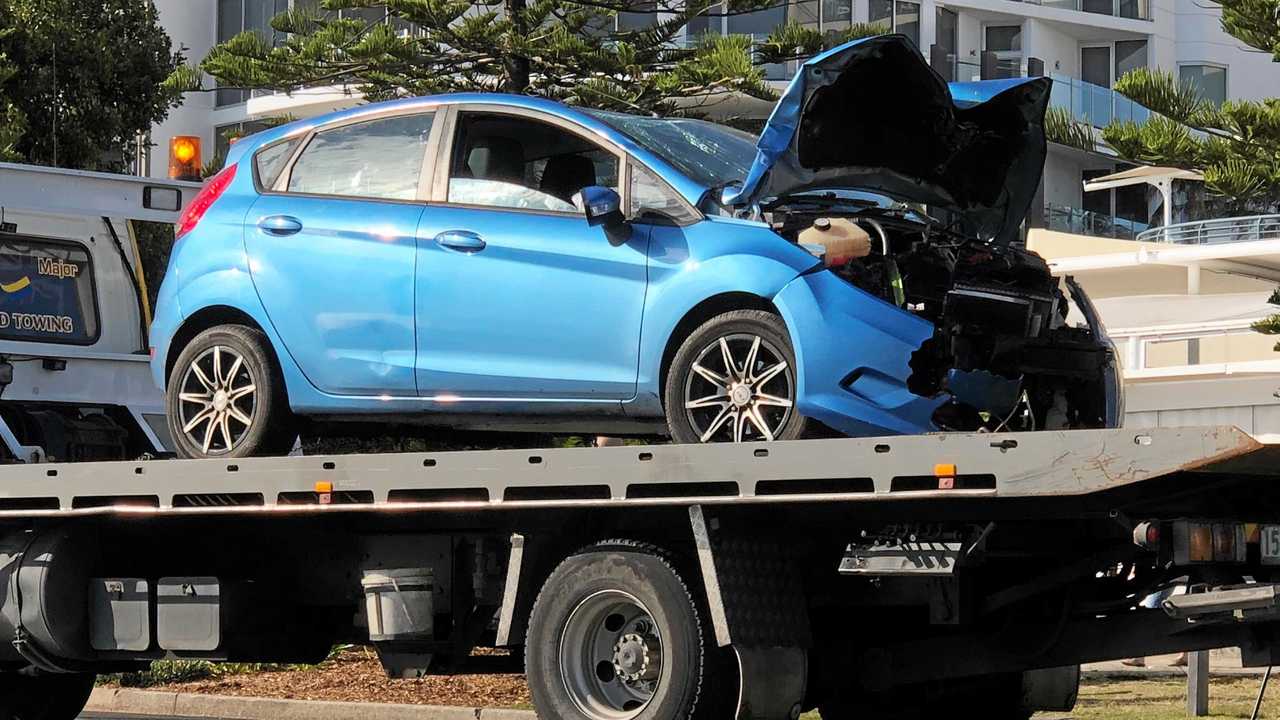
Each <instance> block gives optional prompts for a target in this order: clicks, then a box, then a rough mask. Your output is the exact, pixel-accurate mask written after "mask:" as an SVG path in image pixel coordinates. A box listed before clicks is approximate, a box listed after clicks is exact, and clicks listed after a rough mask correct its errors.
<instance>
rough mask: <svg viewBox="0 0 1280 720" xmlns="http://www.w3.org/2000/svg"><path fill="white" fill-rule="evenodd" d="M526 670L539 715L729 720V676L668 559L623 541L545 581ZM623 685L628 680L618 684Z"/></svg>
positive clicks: (576, 719)
mask: <svg viewBox="0 0 1280 720" xmlns="http://www.w3.org/2000/svg"><path fill="white" fill-rule="evenodd" d="M525 669H526V676H527V677H528V679H529V691H530V694H531V696H532V698H533V705H534V708H535V709H536V710H537V713H538V717H544V718H558V719H559V720H629V719H630V718H633V717H634V718H646V719H647V718H688V719H690V720H702V719H703V718H713V717H729V716H731V715H732V712H731V710H732V708H731V703H732V701H733V700H734V699H735V698H736V696H737V679H736V676H735V675H736V674H735V673H734V672H733V671H732V665H731V663H730V662H728V659H727V658H726V655H725V651H724V650H722V649H721V648H719V647H717V645H716V643H715V641H714V639H713V638H712V635H711V626H710V621H709V620H708V619H707V615H706V613H705V612H704V611H703V610H702V609H701V607H700V606H699V604H698V603H697V601H696V600H695V598H694V595H693V593H691V592H690V590H689V586H688V585H687V584H686V583H685V581H684V579H683V577H682V576H681V574H680V572H679V571H678V570H677V569H676V566H675V565H674V564H673V561H672V559H671V558H670V557H669V556H668V555H666V554H665V553H664V552H662V551H661V550H659V549H658V548H656V547H653V546H651V545H647V544H644V543H637V542H632V541H628V540H612V541H608V542H605V543H601V544H598V545H595V546H592V547H589V548H587V549H585V550H582V551H580V552H579V553H577V554H574V555H572V556H570V557H569V558H568V559H567V560H565V561H564V562H563V563H561V564H560V566H559V567H558V568H556V569H555V571H554V572H552V573H551V575H550V577H548V578H547V581H546V583H544V584H543V586H542V590H541V592H539V594H538V598H537V600H536V601H535V602H534V606H533V613H532V615H531V616H530V620H529V632H528V637H527V638H526V642H525ZM624 678H625V679H624Z"/></svg>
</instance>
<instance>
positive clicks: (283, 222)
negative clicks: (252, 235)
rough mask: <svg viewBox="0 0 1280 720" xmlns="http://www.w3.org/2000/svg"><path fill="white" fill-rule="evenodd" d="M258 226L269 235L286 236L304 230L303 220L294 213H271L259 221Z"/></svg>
mask: <svg viewBox="0 0 1280 720" xmlns="http://www.w3.org/2000/svg"><path fill="white" fill-rule="evenodd" d="M258 227H259V228H260V229H261V230H262V231H263V232H265V233H266V234H268V235H275V236H277V237H284V236H286V235H294V234H297V233H299V232H301V231H302V221H301V220H299V219H298V218H296V217H293V216H292V215H270V216H267V217H264V218H262V219H261V220H259V221H258Z"/></svg>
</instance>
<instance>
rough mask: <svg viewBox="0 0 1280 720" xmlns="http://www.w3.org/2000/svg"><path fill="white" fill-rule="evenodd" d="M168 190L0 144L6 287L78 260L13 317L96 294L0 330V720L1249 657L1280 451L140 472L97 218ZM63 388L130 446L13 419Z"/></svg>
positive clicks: (1138, 436) (1062, 436)
mask: <svg viewBox="0 0 1280 720" xmlns="http://www.w3.org/2000/svg"><path fill="white" fill-rule="evenodd" d="M95 183H101V185H95ZM94 187H98V188H100V192H99V191H94V192H90V191H89V190H90V189H91V188H94ZM192 187H193V186H188V185H185V184H180V183H171V182H167V181H150V180H137V179H121V178H110V177H96V176H93V175H76V174H65V171H57V170H49V169H34V168H26V167H22V166H3V165H0V198H3V201H2V202H0V204H3V205H4V206H5V216H4V218H3V220H2V222H3V223H4V228H5V230H4V233H3V234H0V255H3V253H4V252H10V250H6V249H5V248H15V247H16V248H18V249H19V250H21V249H22V248H40V247H44V245H41V243H46V244H57V242H58V241H61V242H62V243H63V245H59V246H58V247H59V252H60V253H61V254H53V255H51V256H50V258H48V259H49V260H57V261H58V262H59V263H63V264H62V265H57V267H52V266H51V267H46V268H45V270H46V271H48V272H50V273H54V275H52V276H46V277H54V278H56V279H57V283H55V282H54V281H53V280H36V281H34V282H41V283H44V284H46V285H53V286H55V287H57V286H58V283H62V282H64V281H66V280H69V279H72V278H71V276H72V275H75V276H76V277H83V275H82V272H83V268H85V267H88V266H92V268H93V270H94V273H93V277H94V278H95V280H94V282H93V283H89V284H88V285H87V287H88V288H89V291H91V293H90V294H89V295H87V296H86V295H79V296H77V297H79V298H80V300H81V301H82V302H80V303H79V304H78V305H74V304H72V305H68V304H66V303H69V302H70V301H69V300H68V299H67V298H69V297H70V296H64V295H58V294H57V293H54V294H53V295H52V297H53V298H54V300H58V299H59V298H61V299H62V301H64V304H63V305H56V303H55V304H50V305H48V306H47V307H44V308H43V309H40V308H37V309H36V310H33V311H32V312H31V313H29V314H45V315H54V316H56V317H66V318H68V319H69V320H70V322H71V329H72V332H71V333H63V334H67V335H75V334H76V333H77V332H82V333H83V331H82V330H81V328H83V323H84V321H85V320H86V319H87V315H86V314H85V312H84V309H85V308H87V307H89V305H87V304H85V302H84V300H85V299H86V298H89V299H92V298H96V302H97V307H98V308H99V312H98V313H97V317H98V318H99V319H100V322H101V325H102V328H101V332H100V333H99V335H98V337H99V340H98V342H102V338H107V337H115V335H114V333H117V332H119V337H120V339H119V340H118V341H113V342H118V343H119V344H117V345H112V346H111V347H112V348H113V349H112V351H111V352H110V353H104V354H106V355H110V357H106V358H97V357H96V356H94V355H91V354H88V352H89V351H88V350H85V353H86V354H84V355H78V354H76V353H77V352H79V351H80V350H81V349H84V348H95V347H96V346H94V345H91V344H90V345H84V346H72V345H69V344H66V343H62V344H54V343H32V342H30V341H27V342H25V343H24V342H23V340H22V339H16V340H14V339H5V340H3V341H2V342H3V343H4V344H0V353H2V354H4V355H5V356H6V357H7V362H8V363H9V364H10V365H11V366H12V367H13V368H14V370H13V373H14V378H13V380H12V381H11V382H10V383H9V386H8V389H7V391H6V395H5V397H4V399H3V403H4V407H5V409H6V412H4V413H0V418H3V420H4V421H5V424H4V425H3V426H2V428H0V437H3V440H4V441H5V446H6V447H7V448H8V450H9V453H10V455H11V457H9V460H10V462H9V463H8V464H5V465H3V466H0V638H3V640H4V642H3V643H2V644H0V717H10V718H20V719H21V720H70V718H74V717H75V716H76V715H77V714H78V713H79V712H80V710H81V709H82V708H83V706H84V704H85V701H86V699H87V698H88V695H89V693H90V691H91V689H92V687H93V683H94V679H95V677H96V676H97V675H98V674H101V673H111V672H120V671H129V670H137V669H142V668H145V667H146V666H147V664H148V663H150V662H151V661H154V660H159V659H168V658H199V659H206V660H212V661H228V662H291V663H308V662H317V661H320V660H322V659H324V658H325V657H326V655H327V654H328V652H329V651H330V649H331V648H332V647H333V646H334V645H335V644H339V643H363V644H369V645H372V646H373V647H374V648H375V649H376V650H377V653H378V655H379V657H380V659H381V661H382V663H383V665H384V667H385V669H386V671H387V673H388V674H389V675H391V676H393V677H418V676H421V675H423V674H426V673H452V672H461V671H466V672H489V671H503V672H509V671H513V670H514V671H517V672H518V671H521V670H523V671H524V672H525V674H526V677H527V679H528V682H529V686H530V690H531V694H532V697H533V702H534V705H535V708H536V709H537V711H538V712H539V714H540V716H541V717H545V718H557V719H566V720H567V719H574V720H584V719H585V720H630V719H631V718H642V719H643V720H650V719H652V720H668V719H670V720H675V719H676V718H686V717H692V718H730V717H733V718H739V719H742V720H747V719H760V720H784V719H787V720H794V719H795V718H797V717H798V716H799V714H800V713H802V712H804V711H807V710H809V709H813V708H817V709H820V710H821V712H822V715H823V717H824V718H825V720H843V719H845V718H854V717H877V718H887V717H913V716H919V714H927V713H930V712H934V713H937V712H940V711H945V712H946V713H948V715H955V716H960V717H963V716H965V714H964V713H966V712H969V713H972V714H974V715H975V716H981V717H988V718H1026V717H1029V716H1030V714H1031V713H1032V712H1034V711H1036V710H1041V709H1046V710H1069V709H1070V708H1071V707H1072V705H1073V704H1074V702H1075V696H1076V691H1077V687H1078V682H1079V665H1080V663H1084V662H1092V661H1099V660H1107V659H1114V658H1124V657H1133V656H1140V655H1150V654H1159V653H1166V652H1175V651H1181V650H1204V649H1210V648H1218V647H1228V646H1238V647H1240V648H1241V652H1242V657H1243V658H1244V660H1245V662H1246V663H1247V664H1251V665H1270V664H1273V663H1274V662H1275V661H1276V655H1277V652H1278V649H1280V571H1278V570H1277V568H1280V471H1278V470H1277V468H1278V467H1280V465H1278V462H1280V446H1270V445H1264V444H1261V443H1259V442H1258V441H1256V440H1255V439H1253V438H1251V437H1250V436H1249V435H1247V434H1245V433H1243V432H1241V431H1240V430H1237V429H1235V428H1230V427H1210V428H1151V429H1111V430H1070V431H1042V432H1031V433H974V434H936V435H921V436H904V437H886V438H857V439H823V440H798V441H790V442H779V443H747V444H740V445H704V446H693V445H655V446H616V447H599V448H560V449H535V450H478V451H465V452H440V453H362V454H351V455H335V456H317V457H302V456H298V457H276V458H245V459H236V460H229V461H228V460H217V459H208V460H175V459H165V458H164V456H163V455H162V454H161V453H162V448H163V445H164V443H163V438H162V437H160V435H159V433H158V432H156V430H155V428H156V427H162V426H163V423H160V424H159V425H157V424H156V423H155V422H154V421H151V420H150V419H149V417H148V416H149V414H151V413H152V412H153V411H154V412H158V408H159V403H158V394H157V395H147V394H146V393H144V392H141V391H138V392H137V393H136V394H131V393H132V392H133V391H132V390H130V388H135V386H134V384H133V381H132V380H129V379H128V378H129V377H131V375H129V373H132V372H133V370H132V368H134V367H135V363H136V367H137V371H138V373H139V375H140V376H144V375H145V367H144V366H143V365H142V362H141V361H142V360H143V359H145V356H142V355H140V353H139V352H138V351H139V350H140V349H141V348H142V347H145V341H144V336H143V335H142V333H143V332H144V329H143V326H142V323H141V322H140V321H139V317H145V311H146V306H145V300H144V298H145V292H138V288H139V286H140V285H141V282H142V281H141V280H139V285H135V286H134V287H133V288H130V286H129V284H128V283H127V282H125V281H126V280H127V279H128V278H129V277H136V276H137V275H138V273H137V272H136V270H135V269H136V268H137V267H138V264H137V263H136V260H135V258H137V257H138V253H137V251H136V249H131V247H130V243H126V242H124V240H123V238H124V237H126V236H127V233H122V232H121V230H122V229H123V228H122V227H121V226H120V225H118V224H116V223H115V222H111V223H110V225H108V222H107V221H103V220H102V218H103V217H107V218H112V217H124V218H129V217H134V218H140V219H160V220H162V221H163V220H167V219H169V218H170V217H171V214H173V213H176V212H177V209H178V207H180V205H181V196H182V195H183V194H185V193H186V192H187V191H188V190H190V189H192ZM40 188H44V189H43V190H41V189H40ZM102 188H105V189H102ZM24 192H25V193H27V194H26V195H21V196H20V193H24ZM122 193H123V194H122ZM175 194H177V196H178V197H175V196H174V195H175ZM19 197H22V198H23V200H22V202H24V203H26V204H27V207H26V208H24V209H22V210H17V209H14V208H16V206H17V204H18V201H17V198H19ZM99 200H101V201H102V202H105V203H106V204H105V205H103V204H99ZM42 213H43V215H42ZM59 213H61V214H62V215H63V216H64V217H72V218H79V221H78V222H80V223H82V225H81V227H82V230H81V231H80V234H79V235H76V236H74V237H71V238H69V237H68V235H69V233H68V232H67V231H64V230H56V229H53V228H52V226H51V225H49V224H47V223H48V222H50V221H48V220H47V217H50V216H54V215H58V214H59ZM41 218H46V219H41ZM42 223H46V224H42ZM72 224H74V221H73V223H72ZM14 225H16V227H14ZM65 226H66V224H65V222H64V227H65ZM108 227H111V228H113V229H114V233H113V232H111V231H109V230H108ZM42 228H45V229H42ZM90 238H91V239H90ZM69 239H71V240H75V241H76V242H78V243H79V247H80V249H79V250H78V251H76V252H79V253H81V254H79V255H76V254H75V253H74V252H68V251H67V248H70V247H71V246H69V245H65V243H66V242H67V241H68V240H69ZM117 239H118V240H119V241H120V242H119V243H117ZM22 243H27V245H22ZM72 250H74V248H72ZM10 254H13V253H12V252H10ZM18 254H19V255H21V252H19V253H18ZM86 254H87V256H88V259H89V263H88V266H87V265H86V264H85V255H86ZM27 257H28V258H31V257H32V256H31V255H30V254H29V253H28V255H27ZM34 257H35V259H26V260H24V259H18V260H15V261H12V262H13V263H15V265H14V266H15V267H20V268H25V269H26V270H28V271H30V272H29V274H30V273H34V274H36V275H39V273H40V270H41V268H40V259H39V258H40V257H42V256H34ZM113 258H114V259H113ZM6 261H7V260H6ZM24 263H25V264H24ZM68 263H69V264H71V265H73V266H75V268H76V269H75V271H74V272H71V271H69V270H68V269H67V268H66V267H65V264H68ZM110 263H116V264H115V265H114V267H116V268H117V271H113V273H112V274H113V275H115V276H116V278H115V280H112V281H108V280H106V279H104V273H105V270H104V268H106V267H107V266H108V265H109V264H110ZM46 265H48V263H46ZM126 269H128V271H127V272H126ZM59 275H61V277H58V276H59ZM0 279H3V280H4V282H5V283H6V284H8V283H10V279H8V278H7V277H6V278H0ZM28 280H29V281H32V280H31V278H30V277H28ZM81 287H82V289H83V287H84V286H81ZM135 293H136V294H135ZM122 299H123V301H122ZM49 302H51V303H52V302H53V301H49ZM66 307H72V308H73V310H72V311H70V312H54V310H56V309H57V308H66ZM103 308H106V309H103ZM130 308H134V309H135V310H130ZM137 313H140V314H141V315H139V314H137ZM60 323H64V321H62V320H59V321H57V322H53V323H52V324H48V325H47V326H46V329H44V330H40V331H39V332H43V333H46V334H47V333H49V332H53V331H54V330H57V331H59V332H61V329H62V328H65V324H60ZM10 327H13V326H12V325H11V326H10ZM48 328H52V330H51V329H48ZM3 330H4V328H0V337H6V336H4V332H3ZM88 334H89V335H91V333H88ZM80 339H81V340H84V334H82V335H81V336H80ZM9 343H18V344H17V345H12V344H9ZM95 352H96V350H95ZM26 358H33V360H32V362H30V363H25V362H17V361H18V360H24V359H26ZM135 358H137V359H136V360H135ZM59 360H61V361H64V362H65V366H61V367H59V365H60V363H59V362H57V361H59ZM50 361H52V362H50ZM98 361H101V362H115V361H119V362H118V364H117V365H115V366H112V367H111V370H109V371H108V370H106V369H105V368H106V367H108V366H102V367H103V368H104V369H103V370H102V372H101V373H99V374H96V375H95V374H94V373H95V372H96V371H95V370H94V368H97V367H98V366H97V365H95V364H94V363H96V362H98ZM51 365H52V367H51ZM2 368H3V364H2V363H0V369H2ZM42 373H43V374H42ZM81 373H83V374H81ZM73 377H74V378H80V379H81V381H82V383H81V384H87V385H92V384H95V383H96V384H97V385H98V387H97V389H96V390H93V389H92V388H90V389H86V390H85V391H84V392H85V393H86V394H84V395H79V396H76V395H67V396H65V398H64V399H67V400H68V402H67V403H66V404H62V405H57V409H59V410H60V411H61V412H63V413H65V414H66V417H74V418H75V419H77V420H80V421H87V417H88V416H90V415H94V414H101V415H107V416H109V417H110V418H111V419H112V421H113V422H116V423H118V424H120V425H121V427H126V426H129V427H132V428H133V429H134V430H135V431H138V432H140V435H137V436H135V437H138V438H142V440H136V441H133V442H136V443H137V444H136V445H133V446H129V445H128V444H126V446H125V447H124V449H123V450H121V449H120V448H119V447H116V449H115V450H113V451H111V453H104V454H106V455H107V456H108V457H111V458H113V459H110V460H102V461H86V462H71V461H72V460H77V459H86V458H88V459H92V458H94V457H101V455H95V454H94V453H91V452H87V451H85V452H67V450H66V449H65V448H63V447H62V446H60V445H55V444H53V443H51V441H50V440H49V438H50V437H51V436H52V434H46V435H44V436H41V439H40V443H34V442H33V438H34V437H36V436H34V435H32V436H24V435H22V434H21V433H19V432H18V431H17V430H15V429H14V427H15V425H18V423H13V422H12V421H11V420H10V418H11V417H12V413H13V412H15V411H16V410H22V411H26V412H33V410H31V408H33V407H34V408H35V409H36V410H39V409H41V408H43V403H46V402H50V401H51V400H52V399H53V398H52V397H51V392H52V391H51V390H50V388H51V387H53V386H52V385H50V384H49V380H50V379H51V378H73ZM108 377H110V378H111V379H112V380H111V381H110V382H107V381H106V378H108ZM78 382H79V381H78ZM139 382H141V380H139ZM104 383H105V385H106V386H107V388H105V389H104V388H103V387H102V385H103V384H104ZM68 385H74V384H73V383H68ZM108 390H109V392H117V391H119V392H121V393H125V394H124V395H121V396H119V397H115V398H114V399H112V398H111V397H105V396H104V395H103V394H102V393H103V392H107V391H108ZM90 392H96V393H97V394H89V393H90ZM113 397H114V396H113ZM104 398H105V399H104ZM19 402H20V403H21V404H18V405H15V406H13V408H16V410H15V409H12V408H11V406H10V403H19ZM149 403H151V404H149ZM69 407H70V408H75V415H74V416H73V415H71V414H70V411H69V410H68V408H69ZM94 408H116V410H112V411H111V412H107V411H106V410H99V411H98V412H97V413H95V412H93V409H94ZM121 408H123V410H121ZM148 408H151V410H148ZM122 418H123V419H126V420H128V419H132V420H131V422H132V425H129V423H126V422H121V419H122ZM94 422H99V421H94ZM104 425H105V423H104ZM71 426H74V423H72V424H71ZM148 428H150V429H151V430H150V431H148ZM15 438H16V439H15ZM143 440H145V442H143ZM148 443H149V448H150V449H149V450H148V449H146V447H144V446H145V445H147V444H148ZM81 445H82V447H87V446H89V445H91V443H88V442H86V441H81ZM52 447H58V448H60V449H58V450H51V449H50V448H52ZM140 450H141V451H140ZM1175 587H1176V588H1179V589H1180V590H1181V589H1185V590H1186V591H1185V592H1179V593H1176V594H1174V593H1172V592H1170V591H1171V590H1172V589H1173V588H1175ZM1152 595H1155V596H1156V597H1158V598H1161V601H1160V602H1159V603H1156V604H1155V605H1156V607H1150V606H1151V605H1153V603H1151V602H1145V603H1144V599H1146V598H1148V597H1150V596H1152ZM481 650H483V651H481ZM940 709H941V710H940ZM913 713H914V714H915V715H913Z"/></svg>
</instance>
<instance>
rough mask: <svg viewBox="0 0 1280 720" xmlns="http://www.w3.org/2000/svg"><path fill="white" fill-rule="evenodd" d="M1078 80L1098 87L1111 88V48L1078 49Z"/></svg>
mask: <svg viewBox="0 0 1280 720" xmlns="http://www.w3.org/2000/svg"><path fill="white" fill-rule="evenodd" d="M1080 79H1081V80H1084V81H1085V82H1087V83H1090V84H1093V85H1097V86H1098V87H1104V88H1109V87H1111V48H1109V47H1086V48H1080Z"/></svg>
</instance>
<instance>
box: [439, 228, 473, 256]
mask: <svg viewBox="0 0 1280 720" xmlns="http://www.w3.org/2000/svg"><path fill="white" fill-rule="evenodd" d="M436 242H437V243H438V244H440V245H443V246H444V247H446V248H448V249H450V250H456V251H458V252H464V253H474V252H480V251H481V250H483V249H484V246H485V242H484V238H482V237H480V236H479V235H477V234H475V233H473V232H471V231H470V230H445V231H444V232H442V233H440V234H439V235H437V236H436Z"/></svg>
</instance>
